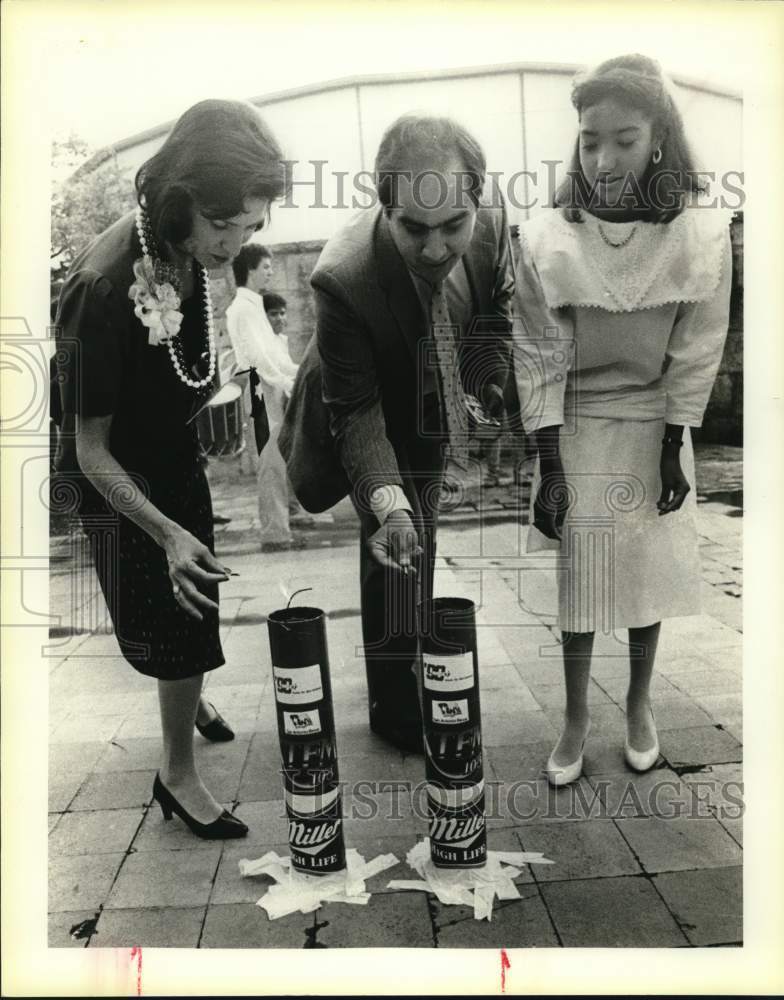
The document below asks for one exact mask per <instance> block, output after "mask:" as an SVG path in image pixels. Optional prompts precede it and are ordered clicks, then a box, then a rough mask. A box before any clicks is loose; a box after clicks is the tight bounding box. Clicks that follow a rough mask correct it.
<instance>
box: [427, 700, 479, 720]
mask: <svg viewBox="0 0 784 1000" xmlns="http://www.w3.org/2000/svg"><path fill="white" fill-rule="evenodd" d="M431 707H432V713H433V722H435V723H437V724H438V725H440V726H454V725H467V724H468V722H469V721H470V718H469V713H468V699H467V698H461V699H459V700H458V701H445V700H442V699H439V698H434V699H433V701H432V702H431Z"/></svg>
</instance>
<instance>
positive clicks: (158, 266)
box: [136, 205, 217, 389]
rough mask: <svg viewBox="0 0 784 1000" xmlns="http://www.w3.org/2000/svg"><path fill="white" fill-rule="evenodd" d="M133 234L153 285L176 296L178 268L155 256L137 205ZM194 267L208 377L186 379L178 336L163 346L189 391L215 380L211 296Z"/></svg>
mask: <svg viewBox="0 0 784 1000" xmlns="http://www.w3.org/2000/svg"><path fill="white" fill-rule="evenodd" d="M136 232H137V234H138V236H139V243H140V245H141V248H142V253H143V254H144V256H145V257H147V258H149V260H150V262H151V263H152V267H153V272H154V274H155V278H156V281H161V283H163V282H167V281H168V282H169V283H170V284H171V285H172V286H173V287H174V290H175V291H176V292H177V294H178V295H179V291H180V277H179V274H178V273H177V268H176V267H175V266H174V265H173V264H170V263H169V262H168V261H164V260H162V259H161V257H160V254H159V253H158V252H157V247H156V246H155V241H154V237H153V234H152V228H151V226H150V220H149V219H148V218H147V215H146V213H145V211H144V209H143V208H142V207H141V205H139V206H138V207H137V209H136ZM150 247H152V250H153V253H151V252H150ZM197 267H198V269H199V278H200V279H201V283H202V289H203V292H204V325H205V329H206V331H207V352H205V353H208V354H209V359H210V363H209V369H208V371H207V375H206V376H205V377H204V378H202V379H194V378H190V377H189V376H188V375H186V373H185V371H186V369H185V356H184V354H183V352H182V343H181V341H180V335H179V334H178V333H176V334H174V336H172V337H169V339H168V341H167V343H166V346H167V347H168V348H169V357H170V358H171V363H172V366H173V368H174V371H175V372H176V373H177V378H178V379H179V380H180V382H182V383H183V384H184V385H187V386H189V387H190V388H191V389H203V388H204V387H205V386H207V385H209V384H210V383H211V382H212V380H213V378H214V377H215V364H216V359H217V351H216V349H215V324H214V320H213V312H212V296H211V295H210V276H209V272H208V271H207V268H206V267H203V266H202V265H201V264H199V263H198V262H197ZM161 279H162V280H161ZM203 356H204V355H202V357H203Z"/></svg>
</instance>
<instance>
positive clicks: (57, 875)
mask: <svg viewBox="0 0 784 1000" xmlns="http://www.w3.org/2000/svg"><path fill="white" fill-rule="evenodd" d="M125 857H126V856H125V854H124V853H115V854H100V855H96V856H94V857H93V856H92V855H88V854H79V855H66V856H62V857H54V856H53V857H50V858H49V912H50V913H60V912H63V911H70V910H83V909H88V910H97V909H98V907H99V906H100V905H101V904H102V903H103V902H104V900H105V899H106V897H107V895H108V894H109V890H110V889H111V887H112V883H113V882H114V880H115V877H116V875H117V872H118V871H119V870H120V866H121V865H122V863H123V861H124V860H125Z"/></svg>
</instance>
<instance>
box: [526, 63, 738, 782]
mask: <svg viewBox="0 0 784 1000" xmlns="http://www.w3.org/2000/svg"><path fill="white" fill-rule="evenodd" d="M572 103H573V104H574V106H575V108H576V109H577V113H578V117H579V136H578V139H577V145H576V150H575V157H574V162H573V164H572V169H571V171H570V173H569V176H568V177H567V180H566V181H565V182H564V184H563V185H562V187H561V188H560V189H559V191H558V193H557V195H556V203H555V207H554V208H552V209H549V210H547V211H546V212H543V213H542V214H540V215H539V216H538V217H535V218H534V219H532V220H530V221H529V222H527V223H524V224H523V225H522V227H521V232H522V255H521V261H520V266H519V269H518V278H517V312H518V315H520V316H522V319H523V321H524V325H525V334H524V335H521V336H518V337H517V339H516V344H515V360H516V366H517V374H518V390H519V395H520V399H521V401H522V403H523V407H524V408H523V423H524V425H525V428H526V431H527V432H529V433H533V434H534V436H535V440H536V443H537V448H538V453H539V472H540V479H539V483H538V489H536V490H535V501H534V509H533V518H532V523H533V527H532V528H531V531H530V533H529V544H528V549H529V551H536V550H537V549H542V548H548V547H556V548H557V549H558V550H559V556H558V566H557V568H558V588H559V624H560V627H561V630H562V637H563V657H564V674H565V682H566V710H565V722H564V728H563V732H562V734H561V737H560V739H559V741H558V743H557V745H556V746H555V748H554V749H553V752H552V754H551V756H550V759H549V761H548V764H547V775H548V778H549V780H550V781H551V782H552V783H553V784H556V785H560V784H565V783H567V782H570V781H574V780H576V779H577V778H578V777H579V776H580V773H581V771H582V764H583V747H584V744H585V740H586V737H587V735H588V732H589V729H590V715H589V710H588V704H587V692H588V684H589V679H590V670H591V656H592V651H593V642H594V633H595V631H596V629H597V628H600V629H601V630H602V631H604V632H606V633H610V632H612V631H613V630H615V629H618V628H627V629H628V630H629V657H630V679H629V688H628V692H627V699H626V741H625V746H624V754H625V759H626V762H627V764H628V765H629V766H630V767H631V768H633V769H634V770H637V771H645V770H647V769H648V768H650V767H652V766H653V765H654V763H655V762H656V760H657V759H658V755H659V743H658V737H657V732H656V725H655V722H654V718H653V711H652V708H651V699H650V683H651V676H652V672H653V668H654V662H655V657H656V647H657V642H658V638H659V632H660V624H661V621H662V619H664V618H669V617H673V616H680V615H692V614H699V611H700V604H699V592H700V583H701V581H700V570H699V557H698V543H697V533H696V529H695V525H694V519H693V513H694V509H695V503H694V493H693V492H692V491H691V487H692V485H693V483H694V459H693V454H692V448H691V441H690V436H689V427H699V426H700V424H701V422H702V416H703V411H704V409H705V407H706V405H707V402H708V398H709V396H710V392H711V388H712V386H713V382H714V379H715V376H716V371H717V369H718V366H719V362H720V360H721V355H722V348H723V344H724V339H725V336H726V332H727V325H728V315H729V295H730V279H731V255H730V239H729V228H728V227H729V221H730V213H729V212H727V211H724V210H721V209H718V208H714V207H704V206H701V205H700V203H699V199H698V186H697V183H696V180H695V174H694V169H693V163H692V159H691V155H690V152H689V148H688V145H687V142H686V139H685V136H684V131H683V123H682V121H681V117H680V114H679V112H678V110H677V108H676V106H675V104H674V102H673V99H672V97H671V94H670V91H669V89H668V87H667V85H666V84H665V81H664V79H663V78H662V74H661V71H660V69H659V67H658V65H657V64H656V63H655V62H653V61H652V60H651V59H648V58H646V57H644V56H640V55H630V56H621V57H619V58H615V59H610V60H608V61H607V62H605V63H602V65H601V66H599V67H598V68H597V69H596V70H594V71H593V72H592V73H590V74H588V75H587V76H584V77H582V78H578V80H577V81H576V83H575V85H574V87H573V94H572Z"/></svg>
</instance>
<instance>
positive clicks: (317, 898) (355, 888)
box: [239, 847, 397, 920]
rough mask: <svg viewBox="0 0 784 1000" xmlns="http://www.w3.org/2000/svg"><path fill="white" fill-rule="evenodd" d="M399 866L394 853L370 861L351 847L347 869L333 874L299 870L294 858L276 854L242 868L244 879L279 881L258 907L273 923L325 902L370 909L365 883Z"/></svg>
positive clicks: (241, 863)
mask: <svg viewBox="0 0 784 1000" xmlns="http://www.w3.org/2000/svg"><path fill="white" fill-rule="evenodd" d="M396 864H397V858H396V857H395V855H394V854H382V855H379V857H377V858H374V859H373V860H372V861H369V862H366V861H365V859H364V858H363V857H362V855H361V854H359V853H358V851H356V850H355V849H354V848H353V847H350V848H349V849H348V850H347V851H346V867H345V869H344V870H343V871H342V872H332V873H331V874H329V875H307V874H304V873H303V872H298V871H295V870H294V868H293V867H292V865H291V858H286V857H281V856H280V855H278V854H276V853H275V852H274V851H268V852H267V853H266V854H265V855H264V856H263V857H261V858H258V859H257V860H255V861H248V860H247V859H246V858H243V859H242V860H241V861H240V863H239V868H240V875H242V876H243V877H246V878H247V877H251V876H254V875H267V876H269V877H270V878H272V879H274V880H275V882H276V884H275V885H272V886H270V887H269V889H268V890H267V892H266V893H265V894H264V895H263V896H262V897H261V898H260V899H259V900H258V901H257V903H256V905H257V906H260V907H261V908H262V909H264V910H266V912H267V916H268V917H269V919H270V920H277V919H278V918H279V917H285V916H287V915H288V914H289V913H297V912H299V913H312V912H313V911H314V910H317V909H318V908H319V907H320V906H321V904H322V903H325V902H326V903H352V904H354V905H358V906H366V905H367V903H368V901H369V900H370V893H369V892H366V891H365V881H366V880H367V879H369V878H371V877H372V876H373V875H378V873H379V872H383V871H386V870H387V868H391V867H392V866H393V865H396Z"/></svg>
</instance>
